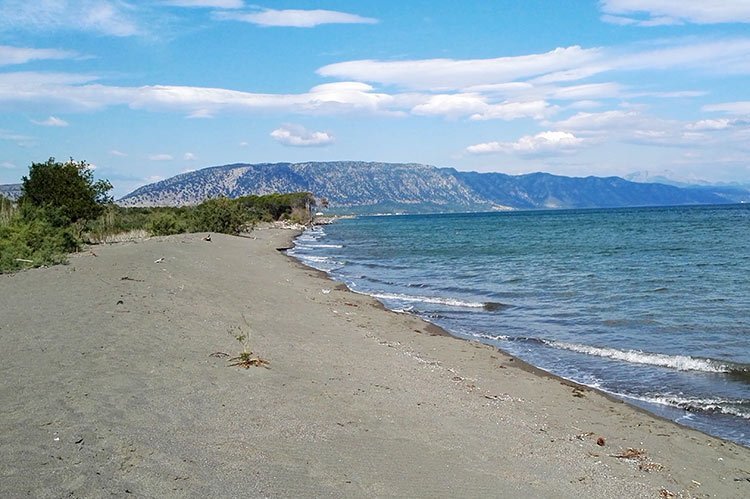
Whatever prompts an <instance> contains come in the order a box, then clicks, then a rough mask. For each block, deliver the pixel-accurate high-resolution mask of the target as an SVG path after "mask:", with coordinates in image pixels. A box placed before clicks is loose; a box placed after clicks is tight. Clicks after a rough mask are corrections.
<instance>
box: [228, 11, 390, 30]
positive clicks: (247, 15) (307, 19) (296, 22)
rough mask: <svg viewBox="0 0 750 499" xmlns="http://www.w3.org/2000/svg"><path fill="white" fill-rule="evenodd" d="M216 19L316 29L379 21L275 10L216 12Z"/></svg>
mask: <svg viewBox="0 0 750 499" xmlns="http://www.w3.org/2000/svg"><path fill="white" fill-rule="evenodd" d="M214 18H215V19H219V20H223V21H242V22H246V23H251V24H256V25H258V26H265V27H288V28H314V27H315V26H320V25H321V24H375V23H377V22H378V20H377V19H373V18H371V17H362V16H359V15H356V14H349V13H346V12H338V11H335V10H321V9H315V10H293V9H287V10H275V9H263V10H259V11H255V12H231V11H230V12H223V11H222V12H216V13H214Z"/></svg>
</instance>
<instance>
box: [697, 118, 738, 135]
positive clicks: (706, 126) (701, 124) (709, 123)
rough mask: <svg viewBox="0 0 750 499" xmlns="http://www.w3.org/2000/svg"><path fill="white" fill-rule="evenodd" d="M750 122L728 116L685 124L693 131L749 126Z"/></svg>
mask: <svg viewBox="0 0 750 499" xmlns="http://www.w3.org/2000/svg"><path fill="white" fill-rule="evenodd" d="M748 124H750V123H749V122H747V121H742V120H730V119H726V118H722V119H718V120H712V119H711V120H699V121H696V122H694V123H688V124H687V125H685V128H686V129H687V130H693V131H709V132H710V131H715V130H728V129H730V128H736V127H742V126H747V125H748Z"/></svg>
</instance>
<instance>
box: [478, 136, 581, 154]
mask: <svg viewBox="0 0 750 499" xmlns="http://www.w3.org/2000/svg"><path fill="white" fill-rule="evenodd" d="M583 143H584V139H582V138H579V137H576V136H575V135H573V134H572V133H569V132H559V131H547V132H541V133H538V134H536V135H525V136H523V137H521V138H520V139H518V140H517V141H516V142H484V143H481V144H474V145H472V146H469V147H467V148H466V152H468V153H470V154H493V153H513V154H520V155H526V156H541V155H556V154H561V153H570V152H573V151H575V150H576V149H577V148H578V147H580V146H581V145H582V144H583Z"/></svg>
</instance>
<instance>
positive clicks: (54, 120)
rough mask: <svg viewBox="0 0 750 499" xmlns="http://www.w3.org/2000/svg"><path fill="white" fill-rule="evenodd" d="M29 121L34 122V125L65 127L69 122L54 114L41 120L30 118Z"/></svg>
mask: <svg viewBox="0 0 750 499" xmlns="http://www.w3.org/2000/svg"><path fill="white" fill-rule="evenodd" d="M31 122H32V123H34V124H35V125H40V126H51V127H66V126H68V125H69V124H70V123H68V122H67V121H65V120H63V119H60V118H58V117H56V116H50V117H49V118H47V119H46V120H41V121H36V120H31Z"/></svg>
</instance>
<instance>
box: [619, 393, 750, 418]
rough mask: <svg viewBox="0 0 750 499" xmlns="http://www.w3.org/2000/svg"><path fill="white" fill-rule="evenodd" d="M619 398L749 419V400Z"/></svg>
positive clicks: (667, 397)
mask: <svg viewBox="0 0 750 499" xmlns="http://www.w3.org/2000/svg"><path fill="white" fill-rule="evenodd" d="M620 396H623V397H626V398H629V399H633V400H640V401H642V402H647V403H649V404H657V405H666V406H669V407H677V408H679V409H682V410H684V411H687V412H703V413H710V414H729V415H732V416H736V417H739V418H743V419H750V400H738V399H726V398H696V397H681V396H673V395H655V396H648V395H644V396H637V395H621V394H620Z"/></svg>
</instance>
